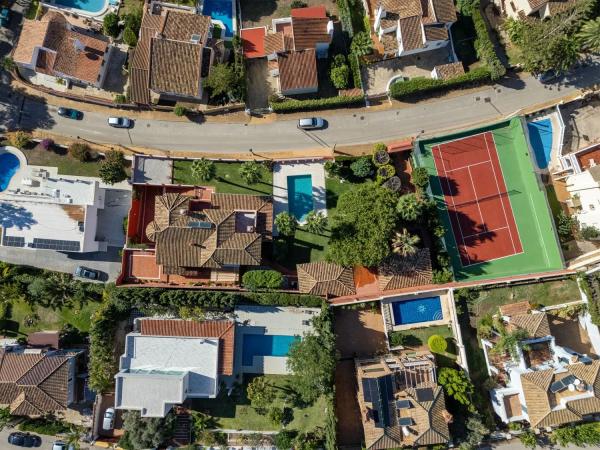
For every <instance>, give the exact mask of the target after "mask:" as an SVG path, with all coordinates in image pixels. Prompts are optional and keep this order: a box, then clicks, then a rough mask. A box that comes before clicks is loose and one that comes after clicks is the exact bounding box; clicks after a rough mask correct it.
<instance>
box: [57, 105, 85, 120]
mask: <svg viewBox="0 0 600 450" xmlns="http://www.w3.org/2000/svg"><path fill="white" fill-rule="evenodd" d="M58 115H59V116H62V117H67V118H69V119H73V120H81V119H83V113H82V112H81V111H77V110H76V109H72V108H63V107H62V106H61V107H60V108H58Z"/></svg>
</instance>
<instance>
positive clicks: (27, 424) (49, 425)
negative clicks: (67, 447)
mask: <svg viewBox="0 0 600 450" xmlns="http://www.w3.org/2000/svg"><path fill="white" fill-rule="evenodd" d="M70 429H71V428H70V426H69V425H68V424H66V423H64V422H62V421H60V420H58V419H51V418H47V419H46V418H41V419H26V420H25V421H24V422H23V423H21V424H20V425H19V430H21V431H29V432H32V433H39V434H45V435H48V436H56V435H57V434H61V433H67V432H68V431H69V430H70Z"/></svg>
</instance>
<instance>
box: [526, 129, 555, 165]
mask: <svg viewBox="0 0 600 450" xmlns="http://www.w3.org/2000/svg"><path fill="white" fill-rule="evenodd" d="M527 131H529V142H530V143H531V148H532V149H533V153H534V154H535V161H536V162H537V165H538V167H539V168H540V169H546V168H548V163H549V162H550V152H551V151H552V121H551V120H550V119H542V120H538V121H536V122H529V123H528V124H527Z"/></svg>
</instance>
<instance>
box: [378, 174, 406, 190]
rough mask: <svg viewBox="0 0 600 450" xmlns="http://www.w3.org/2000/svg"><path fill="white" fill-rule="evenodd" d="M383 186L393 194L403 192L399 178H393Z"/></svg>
mask: <svg viewBox="0 0 600 450" xmlns="http://www.w3.org/2000/svg"><path fill="white" fill-rule="evenodd" d="M382 186H383V187H384V188H386V189H389V190H390V191H392V192H400V191H401V190H402V181H401V180H400V178H399V177H397V176H393V177H391V178H390V179H389V180H386V181H385V182H384V183H383V184H382Z"/></svg>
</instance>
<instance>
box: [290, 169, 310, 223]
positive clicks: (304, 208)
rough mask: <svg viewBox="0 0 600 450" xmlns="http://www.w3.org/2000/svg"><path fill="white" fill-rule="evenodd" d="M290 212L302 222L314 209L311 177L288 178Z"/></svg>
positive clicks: (293, 176) (291, 176)
mask: <svg viewBox="0 0 600 450" xmlns="http://www.w3.org/2000/svg"><path fill="white" fill-rule="evenodd" d="M287 187H288V211H289V213H290V214H292V215H293V216H294V217H296V219H297V220H298V221H300V222H302V221H303V220H304V219H305V218H306V214H308V213H309V211H312V210H313V208H314V204H313V196H312V176H311V175H290V176H288V177H287Z"/></svg>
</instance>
